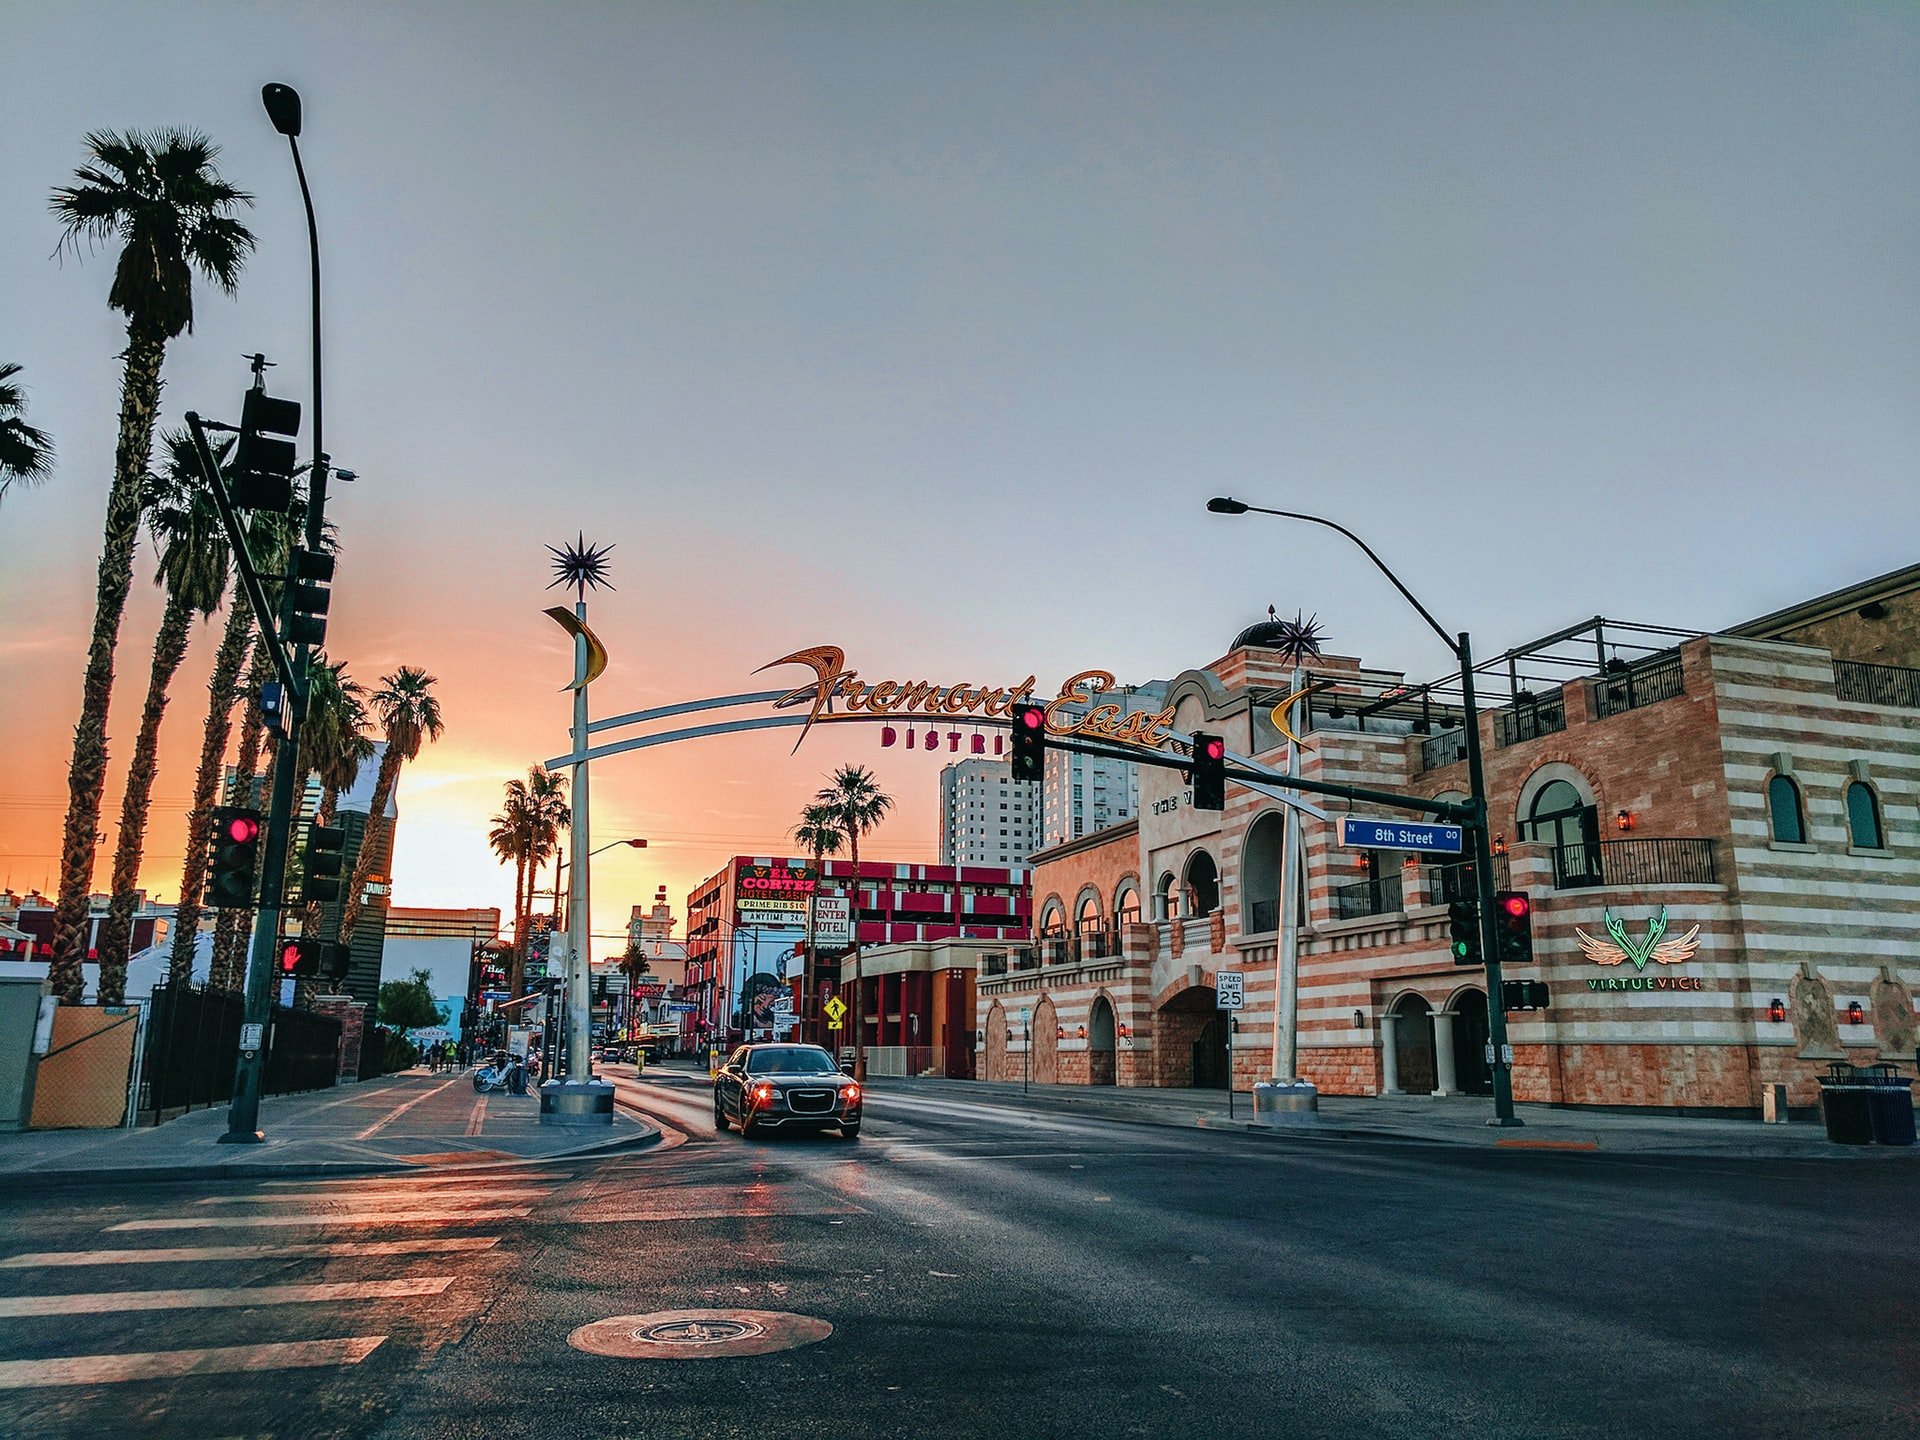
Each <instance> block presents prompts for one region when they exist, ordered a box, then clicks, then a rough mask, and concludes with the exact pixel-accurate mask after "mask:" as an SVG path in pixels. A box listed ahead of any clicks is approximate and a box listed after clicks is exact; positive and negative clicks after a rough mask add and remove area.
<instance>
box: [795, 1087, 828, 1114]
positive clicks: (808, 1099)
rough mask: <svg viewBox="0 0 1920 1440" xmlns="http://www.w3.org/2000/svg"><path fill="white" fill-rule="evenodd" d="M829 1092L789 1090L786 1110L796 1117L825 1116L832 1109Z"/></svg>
mask: <svg viewBox="0 0 1920 1440" xmlns="http://www.w3.org/2000/svg"><path fill="white" fill-rule="evenodd" d="M833 1098H834V1092H833V1091H831V1090H789V1091H787V1108H788V1109H789V1110H791V1111H793V1113H794V1114H796V1115H825V1114H828V1113H829V1112H831V1111H832V1109H833Z"/></svg>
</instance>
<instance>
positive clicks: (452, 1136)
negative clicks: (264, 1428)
mask: <svg viewBox="0 0 1920 1440" xmlns="http://www.w3.org/2000/svg"><path fill="white" fill-rule="evenodd" d="M260 1128H261V1130H263V1131H264V1132H265V1133H266V1137H267V1138H266V1140H265V1142H264V1143H262V1144H259V1145H222V1144H219V1143H218V1141H219V1139H220V1137H221V1136H222V1135H224V1134H225V1133H226V1129H227V1109H226V1106H224V1105H221V1106H217V1107H215V1108H214V1109H212V1110H196V1111H194V1112H192V1113H191V1114H188V1115H183V1116H181V1117H180V1118H179V1119H177V1120H171V1121H169V1122H167V1123H166V1124H165V1125H157V1126H152V1127H149V1128H147V1129H143V1130H26V1131H19V1132H15V1133H9V1134H0V1177H5V1178H9V1179H17V1180H31V1181H36V1182H40V1183H49V1184H51V1183H63V1182H64V1183H82V1182H116V1181H119V1182H126V1181H135V1180H188V1179H194V1180H198V1179H217V1178H222V1177H236V1176H253V1175H271V1176H276V1177H286V1176H326V1175H360V1174H369V1173H373V1172H376V1171H404V1170H408V1169H417V1168H421V1167H425V1166H438V1165H486V1164H501V1163H506V1162H511V1161H516V1160H555V1159H561V1158H565V1157H568V1156H574V1155H592V1154H599V1153H603V1152H605V1151H608V1150H615V1149H624V1148H632V1147H637V1146H641V1145H648V1144H652V1143H653V1142H654V1141H656V1140H658V1139H659V1138H660V1132H659V1131H658V1130H656V1129H655V1128H654V1127H653V1126H651V1125H648V1124H645V1123H643V1122H642V1121H640V1120H638V1119H636V1118H634V1117H633V1116H632V1115H630V1114H628V1113H626V1112H625V1111H622V1110H619V1109H615V1111H614V1114H613V1124H612V1125H610V1126H605V1127H599V1128H594V1129H582V1128H577V1127H571V1126H563V1125H542V1124H541V1123H540V1101H539V1099H538V1098H537V1097H535V1096H533V1095H498V1094H495V1095H477V1094H475V1093H474V1089H473V1078H472V1072H470V1071H467V1072H460V1073H443V1074H439V1075H430V1074H428V1073H427V1072H426V1071H425V1070H408V1071H405V1072H403V1073H401V1074H398V1075H388V1076H385V1077H383V1078H381V1079H379V1080H369V1081H365V1082H363V1083H362V1084H358V1085H342V1086H337V1087H336V1088H334V1089H332V1090H316V1091H311V1092H309V1093H307V1094H304V1095H279V1096H269V1097H268V1098H266V1099H264V1100H262V1101H261V1102H260Z"/></svg>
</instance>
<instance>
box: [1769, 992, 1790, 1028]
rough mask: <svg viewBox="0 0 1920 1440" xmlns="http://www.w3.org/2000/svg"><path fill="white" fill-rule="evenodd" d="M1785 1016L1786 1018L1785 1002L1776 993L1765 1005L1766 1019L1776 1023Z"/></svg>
mask: <svg viewBox="0 0 1920 1440" xmlns="http://www.w3.org/2000/svg"><path fill="white" fill-rule="evenodd" d="M1786 1018H1787V1002H1786V1001H1784V1000H1782V999H1781V998H1780V997H1779V996H1778V995H1776V996H1774V997H1773V1000H1772V1001H1771V1002H1770V1003H1769V1004H1768V1006H1767V1019H1769V1020H1771V1021H1773V1023H1774V1024H1776V1025H1778V1024H1779V1023H1780V1022H1781V1021H1782V1020H1784V1019H1786Z"/></svg>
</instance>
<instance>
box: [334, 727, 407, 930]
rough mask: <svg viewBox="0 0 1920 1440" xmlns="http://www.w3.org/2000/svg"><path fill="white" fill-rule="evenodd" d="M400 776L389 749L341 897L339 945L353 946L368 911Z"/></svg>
mask: <svg viewBox="0 0 1920 1440" xmlns="http://www.w3.org/2000/svg"><path fill="white" fill-rule="evenodd" d="M399 775H400V751H399V749H398V748H397V747H396V746H393V745H388V746H387V748H386V749H385V750H384V751H383V752H381V755H380V773H379V774H378V775H377V776H376V777H375V779H374V782H373V801H372V803H371V804H370V805H368V806H367V828H366V829H365V830H363V831H361V832H360V849H359V852H358V853H357V854H356V855H355V856H354V857H353V881H352V883H351V884H349V885H348V886H347V893H346V894H345V895H343V896H341V897H340V900H341V903H340V943H341V944H342V945H349V944H351V943H353V932H354V928H355V927H356V926H357V925H359V923H360V912H361V911H362V910H364V909H365V908H366V904H365V901H364V899H363V896H364V895H365V893H366V888H367V877H368V876H370V875H372V874H373V861H374V857H375V856H376V855H378V854H379V853H380V847H381V845H382V843H383V842H384V841H385V839H386V835H387V802H388V801H390V800H391V799H392V798H393V787H394V782H395V781H396V780H397V779H398V778H399Z"/></svg>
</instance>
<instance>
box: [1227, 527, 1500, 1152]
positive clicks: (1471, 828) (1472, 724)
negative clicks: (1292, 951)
mask: <svg viewBox="0 0 1920 1440" xmlns="http://www.w3.org/2000/svg"><path fill="white" fill-rule="evenodd" d="M1207 509H1208V510H1210V511H1212V512H1213V513H1214V514H1216V515H1246V514H1249V513H1251V514H1255V515H1275V516H1278V517H1279V518H1281V519H1283V520H1304V521H1306V522H1307V523H1308V524H1310V525H1321V526H1325V527H1326V528H1327V529H1329V530H1333V531H1336V532H1337V533H1339V534H1341V535H1344V536H1346V537H1347V539H1349V540H1351V541H1352V542H1353V543H1354V544H1355V545H1357V546H1359V547H1360V550H1361V552H1362V553H1363V554H1364V555H1365V556H1366V557H1367V559H1369V560H1371V561H1372V562H1373V563H1374V567H1375V568H1376V569H1378V570H1379V571H1380V573H1381V574H1382V575H1384V576H1386V577H1387V579H1388V580H1389V581H1391V582H1392V583H1393V588H1394V589H1396V590H1398V591H1399V592H1400V594H1401V596H1402V597H1403V598H1404V599H1405V600H1406V602H1407V603H1408V604H1409V605H1411V606H1413V608H1414V610H1415V611H1417V612H1418V613H1419V616H1420V618H1421V619H1422V620H1424V621H1426V622H1427V626H1428V628H1429V629H1431V630H1432V631H1433V633H1434V634H1436V635H1438V636H1439V637H1440V643H1441V644H1443V645H1445V646H1446V647H1447V649H1448V650H1450V651H1451V652H1453V657H1454V659H1455V660H1457V661H1458V662H1459V664H1460V709H1461V716H1462V719H1463V721H1464V722H1465V726H1466V741H1467V747H1466V748H1467V788H1468V791H1469V797H1468V801H1467V803H1468V806H1469V807H1470V808H1471V809H1472V811H1473V818H1472V819H1471V820H1470V821H1469V822H1468V825H1467V833H1468V834H1469V835H1471V836H1472V837H1473V880H1474V892H1475V898H1476V900H1477V901H1478V903H1479V907H1480V954H1481V958H1482V960H1483V962H1484V963H1485V967H1486V979H1487V1038H1488V1040H1489V1042H1490V1045H1491V1048H1492V1050H1493V1065H1492V1070H1493V1119H1491V1120H1490V1121H1488V1122H1487V1123H1488V1124H1489V1125H1496V1126H1503V1127H1504V1126H1514V1125H1520V1124H1522V1123H1523V1122H1522V1121H1521V1120H1520V1118H1519V1117H1518V1116H1517V1115H1515V1114H1514V1113H1513V1071H1512V1065H1513V1062H1512V1060H1511V1059H1510V1058H1509V1057H1510V1056H1511V1054H1512V1051H1511V1050H1510V1048H1509V1047H1508V1044H1507V1015H1506V1011H1505V1010H1504V1009H1502V1008H1501V980H1500V959H1499V954H1498V951H1497V950H1496V948H1495V947H1496V945H1497V944H1498V936H1497V935H1496V933H1495V930H1494V917H1493V851H1492V846H1491V844H1490V843H1489V839H1490V837H1489V835H1488V829H1487V780H1486V772H1485V769H1484V768H1483V765H1482V760H1481V754H1480V711H1479V708H1478V706H1477V705H1476V704H1475V702H1474V694H1473V645H1472V642H1471V641H1470V639H1469V638H1468V635H1467V632H1466V631H1464V630H1462V631H1460V632H1459V633H1458V634H1457V635H1450V634H1448V633H1447V630H1446V627H1444V626H1443V625H1441V623H1440V622H1439V621H1438V620H1436V619H1434V618H1433V614H1432V612H1431V611H1429V610H1428V609H1427V607H1426V606H1424V605H1422V604H1421V603H1420V601H1419V599H1418V598H1417V597H1416V596H1415V595H1414V593H1413V592H1412V591H1411V590H1409V589H1408V588H1407V587H1406V586H1405V585H1403V584H1402V583H1401V582H1400V577H1399V576H1398V575H1395V574H1394V573H1393V571H1392V570H1390V569H1388V568H1387V562H1386V561H1384V560H1382V559H1381V558H1380V557H1379V556H1378V555H1376V554H1374V552H1373V547H1372V546H1370V545H1369V544H1367V542H1366V541H1364V540H1362V539H1361V538H1360V537H1359V536H1358V535H1356V534H1354V533H1353V531H1351V530H1349V529H1347V527H1346V526H1344V525H1341V524H1338V523H1337V522H1335V521H1332V520H1329V519H1327V518H1326V517H1325V516H1323V515H1309V514H1306V513H1304V512H1302V511H1299V510H1269V509H1267V508H1265V507H1264V506H1260V505H1249V504H1247V503H1246V502H1245V501H1242V500H1235V499H1233V498H1232V497H1231V496H1215V497H1214V498H1213V499H1211V500H1209V501H1207ZM1281 903H1282V904H1286V905H1288V906H1289V908H1291V905H1290V902H1288V901H1286V900H1285V899H1284V897H1283V899H1282V902H1281ZM1276 1023H1277V1017H1276ZM1278 1078H1291V1077H1278Z"/></svg>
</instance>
